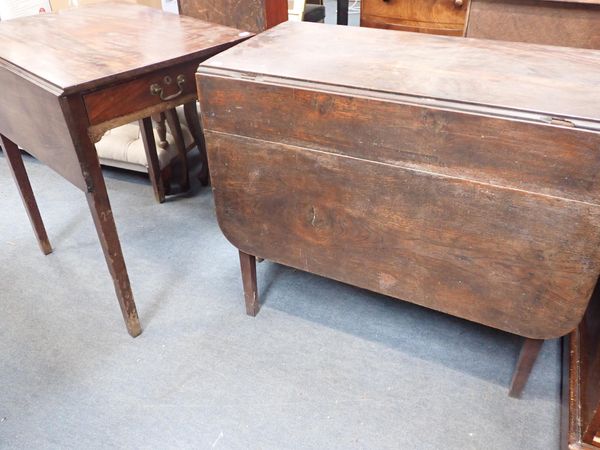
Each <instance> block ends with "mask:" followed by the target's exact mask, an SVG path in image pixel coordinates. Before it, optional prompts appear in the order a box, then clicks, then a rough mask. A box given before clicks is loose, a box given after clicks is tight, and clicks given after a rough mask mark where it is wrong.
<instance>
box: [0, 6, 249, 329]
mask: <svg viewBox="0 0 600 450" xmlns="http://www.w3.org/2000/svg"><path fill="white" fill-rule="evenodd" d="M247 36H248V33H240V32H239V30H235V29H232V28H227V27H223V26H220V25H214V24H209V23H206V22H201V21H197V20H193V19H189V18H185V17H182V18H180V17H177V16H175V15H173V14H168V13H163V12H162V11H158V10H155V9H152V8H148V7H144V6H138V5H130V4H117V3H113V4H109V5H106V4H98V5H91V6H86V7H81V8H75V9H72V10H69V11H65V12H64V13H61V14H45V15H39V16H34V17H27V18H23V19H15V20H12V21H7V22H3V23H0V85H1V86H2V87H3V89H2V94H1V95H2V101H1V102H0V137H1V139H2V146H3V148H4V150H5V152H6V156H7V160H8V163H9V165H10V167H11V169H12V172H13V175H14V178H15V181H16V183H17V185H18V187H19V190H20V193H21V196H22V197H23V202H24V205H25V208H26V210H27V212H28V214H29V216H30V219H31V222H32V226H33V228H34V231H35V233H36V236H37V238H38V242H39V244H40V247H41V248H42V251H43V252H44V253H46V254H47V253H49V252H50V251H51V250H52V249H51V246H50V243H49V241H48V237H47V234H46V231H45V229H44V225H43V222H42V220H41V216H40V213H39V210H38V208H37V205H36V202H35V199H34V196H33V192H32V190H31V186H30V184H29V180H28V178H27V174H26V172H25V167H24V165H23V161H22V159H21V154H20V152H19V150H18V147H17V144H19V145H21V146H22V147H23V148H25V149H27V151H28V152H30V153H32V154H33V155H34V156H35V157H36V158H37V159H38V160H40V161H42V162H44V163H45V164H47V165H48V166H49V167H50V168H52V169H54V170H55V171H56V172H58V174H60V175H61V176H63V177H64V178H65V179H67V180H68V181H70V182H71V183H72V184H74V185H75V186H76V187H77V188H79V189H81V190H82V191H83V192H84V193H85V196H86V199H87V201H88V205H89V208H90V212H91V215H92V218H93V220H94V224H95V226H96V230H97V232H98V237H99V238H100V243H101V245H102V249H103V251H104V255H105V258H106V263H107V265H108V268H109V270H110V273H111V275H112V278H113V281H114V286H115V290H116V294H117V298H118V300H119V304H120V306H121V310H122V313H123V317H124V319H125V323H126V325H127V330H128V331H129V333H130V334H131V335H132V336H137V335H138V334H140V333H141V327H140V323H139V320H138V315H137V311H136V307H135V302H134V300H133V294H132V292H131V286H130V283H129V277H128V274H127V269H126V267H125V261H124V259H123V253H122V250H121V245H120V243H119V237H118V234H117V230H116V226H115V222H114V219H113V215H112V211H111V207H110V202H109V198H108V194H107V191H106V186H105V183H104V178H103V176H102V171H101V168H100V164H99V160H98V154H97V152H96V148H95V146H94V143H95V142H97V141H98V140H99V139H100V138H101V136H102V135H103V134H104V133H105V132H106V131H108V130H110V129H114V128H116V127H118V126H120V125H125V124H128V123H130V122H133V121H136V120H142V122H143V126H144V127H145V129H146V130H148V132H147V133H145V136H146V137H147V138H148V142H147V145H148V146H149V147H150V148H154V146H155V141H154V134H153V133H152V124H151V119H150V116H151V115H153V114H160V113H162V112H165V113H167V112H168V111H170V110H173V108H175V107H177V106H179V105H182V104H184V105H185V104H187V105H192V106H193V108H194V109H195V105H196V98H197V97H196V89H195V83H194V73H195V70H196V67H197V66H198V64H199V63H200V62H201V61H203V60H204V59H206V58H207V57H210V56H213V55H215V54H217V53H218V52H220V51H222V50H224V49H226V48H228V47H230V46H232V45H235V44H236V43H238V42H240V41H242V40H244V39H245V38H247ZM74 42H76V43H77V45H74V44H73V43H74ZM124 42H125V43H127V45H123V43H124ZM42 124H43V126H41V125H42ZM152 154H154V155H156V151H155V149H154V151H153V152H152Z"/></svg>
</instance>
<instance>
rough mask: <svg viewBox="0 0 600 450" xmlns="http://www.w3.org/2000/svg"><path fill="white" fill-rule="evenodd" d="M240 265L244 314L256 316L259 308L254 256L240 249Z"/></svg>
mask: <svg viewBox="0 0 600 450" xmlns="http://www.w3.org/2000/svg"><path fill="white" fill-rule="evenodd" d="M240 266H241V269H242V281H243V283H244V299H245V300H246V314H248V315H249V316H256V315H257V314H258V310H259V304H258V289H257V286H256V258H255V257H254V256H252V255H248V254H246V253H244V252H242V251H240Z"/></svg>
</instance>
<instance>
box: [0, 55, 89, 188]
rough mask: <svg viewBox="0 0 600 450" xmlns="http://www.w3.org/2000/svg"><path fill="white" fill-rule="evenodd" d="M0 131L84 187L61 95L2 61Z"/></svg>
mask: <svg viewBox="0 0 600 450" xmlns="http://www.w3.org/2000/svg"><path fill="white" fill-rule="evenodd" d="M0 86H2V90H1V102H0V134H3V135H4V136H6V137H8V138H9V139H10V140H11V141H13V142H16V143H17V144H18V145H20V146H21V147H22V148H25V149H27V151H28V152H30V153H31V154H32V155H34V156H35V157H36V158H37V159H39V160H40V161H42V162H44V163H46V164H47V165H48V166H49V167H51V168H52V169H53V170H55V171H56V172H57V173H59V174H60V175H62V176H63V177H64V178H66V179H67V180H68V181H70V182H71V183H73V184H74V185H75V186H77V187H78V188H79V189H81V190H85V189H86V184H85V180H84V178H83V175H82V173H81V167H80V166H79V161H78V159H77V154H76V152H75V148H74V146H73V142H72V140H71V137H70V134H69V129H68V127H67V125H66V122H65V118H64V115H63V111H62V109H61V106H60V102H59V99H58V95H60V92H58V91H55V90H53V88H52V87H51V86H40V85H38V84H37V83H36V82H35V81H32V80H31V79H29V78H28V74H27V73H25V72H23V71H22V70H20V69H19V68H17V67H14V66H13V65H11V64H8V63H6V62H4V61H1V60H0Z"/></svg>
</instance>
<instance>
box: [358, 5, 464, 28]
mask: <svg viewBox="0 0 600 450" xmlns="http://www.w3.org/2000/svg"><path fill="white" fill-rule="evenodd" d="M467 10H468V0H363V4H362V7H361V25H362V26H367V27H374V28H390V29H398V30H407V31H418V32H425V33H435V34H452V35H462V32H463V29H464V25H465V21H466V12H467Z"/></svg>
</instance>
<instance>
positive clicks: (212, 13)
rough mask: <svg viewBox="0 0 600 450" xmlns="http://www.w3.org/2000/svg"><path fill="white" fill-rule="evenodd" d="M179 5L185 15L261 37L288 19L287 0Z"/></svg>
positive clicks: (201, 0)
mask: <svg viewBox="0 0 600 450" xmlns="http://www.w3.org/2000/svg"><path fill="white" fill-rule="evenodd" d="M178 1H179V12H180V13H181V14H184V15H186V16H191V17H195V18H196V19H201V20H205V21H207V22H213V23H218V24H222V25H227V26H229V27H234V28H239V29H241V30H247V31H252V32H253V33H260V32H261V31H264V30H266V29H267V28H271V27H272V26H274V25H277V24H278V23H281V22H285V21H286V20H287V19H288V17H287V14H288V2H287V0H178Z"/></svg>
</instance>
